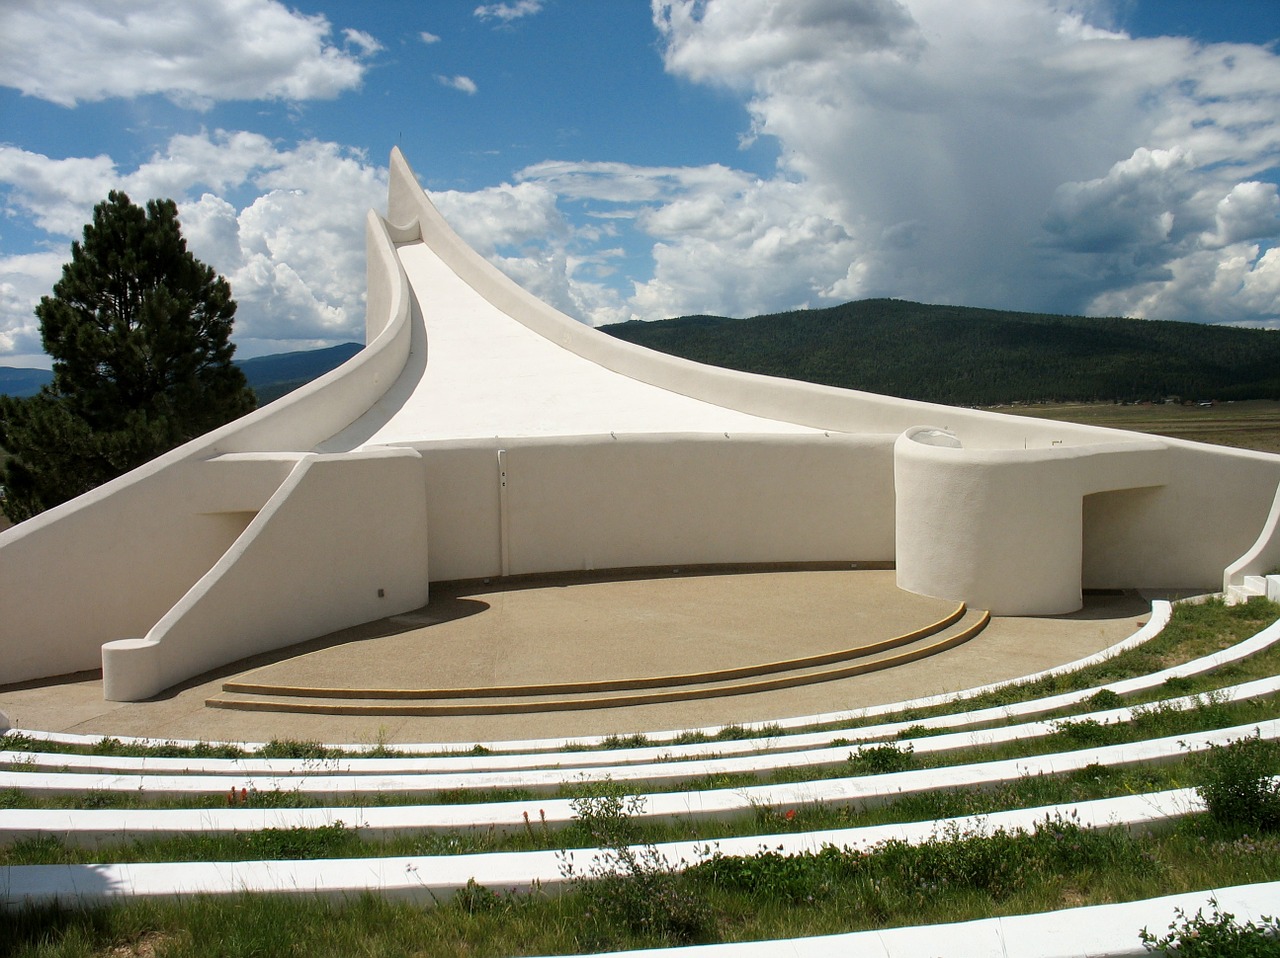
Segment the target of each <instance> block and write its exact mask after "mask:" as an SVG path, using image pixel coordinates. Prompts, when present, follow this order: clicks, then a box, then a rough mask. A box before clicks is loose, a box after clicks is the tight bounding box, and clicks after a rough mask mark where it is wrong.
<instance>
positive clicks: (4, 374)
mask: <svg viewBox="0 0 1280 958" xmlns="http://www.w3.org/2000/svg"><path fill="white" fill-rule="evenodd" d="M363 348H364V347H362V346H360V345H359V344H358V343H343V344H342V345H341V346H330V347H328V348H327V349H305V350H301V351H298V352H292V353H275V354H273V355H271V356H255V357H254V358H253V359H243V360H236V365H237V366H239V367H240V368H241V369H242V370H244V375H245V378H246V379H248V380H249V385H250V386H251V387H253V391H254V392H255V393H257V396H258V405H259V406H265V405H266V404H267V403H269V402H271V401H272V400H275V399H279V398H280V397H281V396H283V395H285V394H286V393H290V392H292V391H293V390H295V389H297V388H298V387H299V386H303V385H306V384H307V383H309V382H311V380H313V379H315V378H317V377H318V376H323V375H324V374H325V373H327V372H328V371H329V370H331V369H336V368H337V367H338V366H341V365H342V364H343V363H345V362H346V361H347V360H348V359H350V358H351V357H352V356H354V355H355V354H356V353H358V352H360V350H361V349H363ZM52 378H53V373H51V372H50V371H49V370H47V369H18V368H15V367H13V366H0V393H2V394H7V395H10V396H34V395H35V394H36V393H37V392H39V391H40V387H41V386H43V385H44V384H45V383H47V382H49V381H50V380H51V379H52Z"/></svg>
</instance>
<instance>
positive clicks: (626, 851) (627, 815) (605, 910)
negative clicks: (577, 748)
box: [560, 781, 713, 950]
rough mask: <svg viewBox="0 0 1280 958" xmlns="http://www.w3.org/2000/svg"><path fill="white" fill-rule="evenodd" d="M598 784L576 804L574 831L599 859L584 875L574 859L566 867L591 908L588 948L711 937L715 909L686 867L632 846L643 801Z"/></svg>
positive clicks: (585, 936)
mask: <svg viewBox="0 0 1280 958" xmlns="http://www.w3.org/2000/svg"><path fill="white" fill-rule="evenodd" d="M595 784H596V786H597V788H596V790H595V792H594V794H587V795H583V796H580V797H578V798H575V799H572V800H571V801H570V803H569V804H570V807H571V808H572V809H573V813H574V819H575V823H574V824H575V827H577V828H578V829H580V830H581V831H582V832H584V833H585V834H586V835H588V836H590V839H591V841H592V842H593V844H595V845H596V847H597V850H598V853H597V854H596V855H595V856H594V857H593V859H592V861H591V862H590V864H589V865H588V866H587V867H586V869H585V870H579V869H578V867H577V865H576V863H575V862H574V860H573V856H572V854H570V853H565V854H564V856H563V857H562V859H561V864H560V870H561V873H562V874H563V875H564V876H565V877H566V878H568V879H569V880H570V882H572V884H573V885H574V887H575V889H576V890H577V892H578V894H579V895H580V896H581V898H582V901H583V903H584V906H585V915H584V917H585V918H586V919H587V921H588V927H585V928H583V929H582V930H581V933H580V936H579V937H580V939H581V941H582V944H583V945H584V946H585V947H588V948H590V949H591V950H604V949H606V948H616V947H618V946H620V945H622V944H625V941H624V940H623V938H622V937H621V936H620V933H626V934H630V935H635V936H637V937H639V938H640V939H642V940H643V941H647V942H652V943H654V944H659V945H687V944H693V943H696V942H699V941H703V940H705V939H707V938H708V937H709V936H710V934H711V932H712V929H713V913H712V910H711V906H710V905H709V904H708V903H707V902H706V901H705V900H704V899H703V897H702V896H701V895H699V894H698V890H697V888H696V887H695V885H694V883H693V882H692V881H691V880H690V879H689V878H688V877H687V876H686V875H685V873H684V872H685V869H684V864H685V863H684V862H680V863H678V865H672V864H671V863H669V862H667V861H666V859H664V858H663V857H662V854H661V853H660V852H659V851H658V850H657V849H656V848H655V847H654V846H653V845H643V846H635V845H633V844H632V842H633V841H634V840H635V836H636V832H637V829H636V823H635V816H636V815H639V814H641V813H642V812H643V811H644V805H645V801H644V798H643V797H641V796H639V795H627V794H625V793H623V792H622V791H621V789H620V788H619V787H618V786H617V785H616V784H614V783H613V782H610V781H605V782H602V783H595Z"/></svg>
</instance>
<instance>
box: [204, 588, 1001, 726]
mask: <svg viewBox="0 0 1280 958" xmlns="http://www.w3.org/2000/svg"><path fill="white" fill-rule="evenodd" d="M990 621H991V616H990V613H988V612H975V611H972V610H963V614H962V616H961V617H959V618H958V619H955V620H953V621H952V622H951V623H950V624H949V625H947V626H945V627H943V628H942V629H941V630H938V631H933V632H931V633H930V634H928V635H926V636H924V637H919V636H916V637H914V638H912V639H908V640H906V641H905V642H904V641H899V640H892V641H891V643H890V642H882V643H877V645H878V646H880V647H881V648H880V650H879V651H877V652H875V653H874V654H871V655H867V656H865V657H861V658H854V659H853V660H851V661H850V660H849V659H847V658H844V660H843V661H840V660H837V663H836V664H834V665H827V664H818V665H815V664H812V661H813V659H815V658H821V659H825V658H826V656H815V657H809V658H806V659H796V660H792V662H791V663H789V665H790V667H788V664H786V663H768V664H767V666H766V671H764V672H763V673H761V674H760V675H759V676H755V677H751V678H748V679H746V680H740V679H729V680H725V679H711V680H707V676H708V675H713V674H716V673H702V674H700V675H693V676H683V677H677V678H678V679H680V680H681V681H676V682H672V683H669V684H666V685H663V686H659V687H656V688H648V687H641V688H636V687H634V684H633V680H626V681H624V682H621V683H618V687H617V688H606V689H598V690H597V689H586V688H582V689H580V690H579V691H577V692H576V693H571V694H562V693H561V692H560V689H561V688H563V686H525V687H520V688H522V689H524V691H522V692H514V693H508V692H507V691H506V690H504V689H501V688H476V689H449V690H444V691H443V694H436V693H438V692H440V691H441V690H421V691H422V692H424V693H427V694H422V695H417V694H414V693H413V692H411V691H407V690H384V691H386V692H388V693H394V694H388V695H387V696H385V697H384V700H383V701H372V702H371V701H369V699H370V696H368V695H364V694H362V695H347V694H345V693H347V692H350V691H352V690H345V689H334V690H330V692H331V693H332V694H331V695H328V696H325V697H321V695H320V694H317V692H316V691H315V690H310V691H304V692H302V693H301V694H299V690H297V689H293V688H289V687H286V686H279V687H275V691H274V692H273V691H272V690H271V689H267V688H262V687H260V688H259V691H257V692H256V693H255V694H247V693H241V692H237V691H232V690H229V689H228V688H227V686H226V685H224V687H223V688H224V691H222V692H220V693H218V694H217V695H214V696H212V697H210V698H209V699H207V700H206V701H205V705H206V706H208V707H210V708H224V709H237V710H241V711H258V712H297V713H314V714H325V715H419V716H421V715H495V714H515V713H525V712H561V711H569V710H580V709H602V708H617V707H621V706H635V705H652V704H657V703H667V702H680V701H691V700H697V699H704V698H718V697H721V696H727V695H749V694H752V693H755V692H770V691H774V690H777V689H785V688H794V687H796V686H799V685H813V684H817V683H820V682H832V681H836V680H838V679H845V678H850V677H852V676H855V675H864V674H866V673H868V672H876V671H880V670H882V669H890V668H894V667H896V666H899V665H905V664H907V663H908V662H915V661H918V660H920V659H923V658H927V657H928V656H931V655H936V654H938V653H939V652H945V651H947V650H948V649H952V648H955V647H956V646H958V645H961V644H963V643H965V642H967V641H969V640H970V639H972V638H973V637H974V636H976V635H978V634H979V633H980V632H982V630H983V629H985V628H986V626H987V624H988V623H989V622H990ZM886 646H887V647H886ZM841 655H842V657H843V653H841ZM727 671H729V672H737V671H738V670H727ZM684 682H687V683H688V684H684ZM231 684H233V683H228V685H231ZM596 684H597V683H583V686H587V685H591V686H594V685H596ZM360 691H361V692H368V691H370V690H360Z"/></svg>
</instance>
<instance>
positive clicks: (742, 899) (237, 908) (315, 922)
mask: <svg viewBox="0 0 1280 958" xmlns="http://www.w3.org/2000/svg"><path fill="white" fill-rule="evenodd" d="M1273 749H1274V746H1273V745H1272V743H1267V742H1261V741H1260V740H1245V741H1244V742H1243V743H1236V744H1233V745H1231V746H1226V747H1223V749H1222V750H1221V751H1216V752H1211V753H1210V754H1208V755H1206V756H1203V757H1199V758H1198V759H1197V760H1198V761H1200V762H1201V763H1202V764H1203V765H1204V766H1205V767H1206V769H1207V770H1208V771H1207V775H1206V778H1207V779H1208V780H1211V781H1219V780H1220V781H1219V783H1220V784H1221V785H1223V786H1224V788H1225V790H1226V791H1227V792H1229V793H1231V794H1239V793H1241V792H1247V791H1249V790H1250V789H1252V790H1255V791H1260V792H1261V793H1263V794H1265V793H1266V792H1267V788H1268V785H1267V784H1266V783H1265V781H1264V780H1263V779H1262V778H1261V777H1255V776H1254V775H1253V771H1252V770H1253V769H1254V768H1255V764H1254V762H1253V758H1254V757H1255V753H1260V752H1265V751H1268V750H1273ZM1242 755H1243V756H1245V760H1237V759H1240V757H1241V756H1242ZM1206 798H1208V793H1207V792H1206ZM641 801H643V800H642V799H638V798H636V797H634V796H626V795H624V794H621V793H620V792H618V791H617V790H616V789H609V788H605V789H602V790H601V791H600V793H599V794H597V795H596V796H593V797H589V796H584V797H583V798H581V799H578V800H576V802H575V811H576V814H577V820H576V822H575V827H577V828H579V829H580V830H581V832H582V833H583V834H585V835H590V836H592V838H593V841H594V843H595V847H596V849H597V852H598V855H597V856H595V857H593V858H592V860H591V861H578V862H571V861H568V860H566V861H565V862H564V863H563V864H562V874H563V875H564V877H566V878H568V879H569V883H570V889H569V891H568V892H566V893H565V894H561V895H549V894H547V893H545V892H543V891H541V890H539V889H536V888H535V889H534V890H532V891H530V892H519V893H513V892H509V891H506V890H499V889H487V888H484V887H482V886H479V885H477V884H475V883H474V882H473V883H471V884H469V885H467V886H466V887H464V888H463V889H462V890H461V891H460V893H459V894H458V895H456V896H455V897H454V898H453V899H452V900H450V901H448V902H443V903H440V904H439V905H438V906H435V907H421V906H418V905H410V904H406V903H391V902H386V901H382V900H380V899H376V898H374V897H372V896H362V897H360V898H359V899H357V900H355V901H353V902H349V903H347V904H345V905H337V904H331V903H325V902H320V901H316V900H313V899H310V898H306V897H302V898H293V897H284V896H247V895H246V896H235V897H231V898H195V899H190V900H187V901H184V902H181V903H176V904H158V903H139V904H128V905H121V906H111V907H104V908H95V909H89V910H78V909H66V908H59V907H43V908H31V909H25V910H21V911H18V912H12V913H5V914H3V915H0V936H2V940H4V941H6V943H7V945H8V948H9V953H11V954H13V955H15V956H34V955H37V954H38V955H41V956H43V958H54V956H70V955H94V956H103V958H105V956H107V955H119V954H140V953H148V954H161V953H162V954H165V955H173V956H177V958H187V956H205V955H225V954H275V953H290V954H307V955H316V956H327V955H345V954H352V953H366V954H406V953H426V952H429V953H431V954H438V955H458V956H462V955H467V956H495V958H496V956H507V955H514V954H521V953H526V954H527V953H531V952H532V953H541V954H551V953H572V952H583V951H592V952H599V951H604V950H614V949H622V948H638V947H656V946H665V945H675V944H686V943H704V942H713V941H735V940H751V939H762V938H782V937H799V936H804V935H817V934H831V933H836V932H841V931H851V930H857V929H862V928H881V927H886V926H893V925H903V924H913V923H930V924H932V923H942V922H954V921H964V920H970V919H973V918H978V917H988V916H992V915H1008V914H1026V913H1030V912H1038V911H1046V910H1052V909H1056V908H1063V907H1069V906H1074V905H1084V904H1092V903H1100V902H1106V901H1123V900H1135V899H1141V898H1149V897H1154V896H1157V895H1162V894H1170V893H1174V892H1179V891H1190V890H1194V889H1197V888H1204V887H1217V886H1229V885H1236V884H1245V883H1249V882H1255V881H1263V880H1273V879H1274V876H1275V875H1276V874H1280V835H1277V833H1276V832H1275V831H1274V830H1271V829H1262V830H1259V829H1254V828H1246V827H1244V826H1243V825H1242V824H1241V823H1240V822H1237V821H1223V820H1218V819H1217V818H1215V816H1214V815H1213V814H1209V815H1202V816H1197V817H1195V818H1192V819H1189V820H1186V821H1184V822H1183V823H1181V824H1180V825H1178V826H1176V827H1174V828H1172V829H1170V830H1169V831H1167V832H1164V833H1157V834H1151V835H1139V836H1133V835H1130V834H1128V833H1127V832H1126V831H1125V830H1123V829H1107V830H1091V829H1084V828H1080V827H1079V826H1078V825H1076V824H1075V823H1074V822H1073V821H1072V820H1071V819H1069V818H1067V819H1059V820H1053V821H1045V822H1043V823H1042V824H1041V825H1039V826H1037V827H1036V828H1035V830H1034V831H1032V832H1031V833H1029V834H1020V833H1009V832H1004V831H999V830H997V831H994V832H990V833H974V832H961V831H957V830H951V831H943V832H941V833H940V834H937V835H935V836H933V837H932V838H930V839H929V840H927V841H925V842H923V843H920V844H918V845H908V844H907V843H905V842H900V841H889V842H884V843H882V844H880V845H877V846H875V847H873V848H870V849H865V850H860V851H855V850H849V849H835V848H824V849H821V850H819V851H816V852H812V853H807V854H801V855H783V854H781V853H780V852H779V851H778V850H776V849H768V848H762V849H761V850H760V852H759V853H757V854H755V855H752V856H742V857H730V856H724V855H721V854H719V853H718V852H717V851H716V848H715V845H714V843H708V844H706V845H704V847H703V850H702V851H701V852H700V854H699V855H698V856H697V859H696V860H695V861H693V862H685V863H670V862H667V861H666V860H665V859H663V858H662V857H661V856H660V855H658V854H657V852H656V849H653V848H652V846H645V845H641V846H640V847H638V848H637V847H636V846H635V845H634V842H635V841H636V838H637V835H638V834H639V832H638V831H637V828H636V824H637V823H636V822H635V816H636V813H637V812H639V811H641V807H640V806H639V805H638V804H637V803H638V802H641ZM1210 804H1211V808H1212V807H1213V802H1212V800H1211V802H1210ZM1232 807H1233V806H1232ZM1223 811H1224V814H1229V813H1228V812H1226V811H1225V810H1223ZM1178 919H1182V923H1181V924H1179V923H1178ZM1274 931H1275V926H1274V922H1272V921H1271V920H1270V919H1264V920H1263V922H1262V924H1261V925H1255V924H1253V923H1246V924H1245V925H1239V924H1238V923H1236V922H1234V920H1233V919H1232V917H1231V916H1230V915H1223V914H1221V913H1220V912H1218V911H1217V910H1216V909H1215V911H1214V914H1213V915H1212V916H1211V917H1210V918H1207V919H1206V918H1204V917H1203V916H1202V915H1199V914H1198V915H1197V916H1195V917H1194V918H1191V919H1186V917H1185V916H1181V915H1179V916H1175V922H1174V923H1173V924H1172V925H1171V926H1170V934H1169V935H1168V936H1166V937H1165V938H1158V937H1156V936H1154V935H1151V934H1150V933H1149V932H1148V931H1147V930H1146V929H1135V930H1134V939H1135V944H1136V943H1138V941H1139V940H1141V941H1146V942H1147V943H1148V944H1151V945H1152V946H1153V947H1157V948H1169V947H1175V946H1178V945H1182V944H1184V943H1191V944H1194V943H1195V942H1197V941H1200V940H1206V941H1208V940H1213V941H1215V942H1218V943H1219V944H1220V948H1219V950H1216V951H1212V952H1208V951H1200V952H1196V951H1190V952H1188V951H1182V952H1179V954H1182V955H1186V954H1192V955H1194V954H1210V953H1211V954H1214V955H1215V956H1224V955H1227V956H1232V955H1236V956H1244V955H1255V954H1269V953H1271V952H1267V951H1264V950H1259V949H1262V948H1264V947H1266V946H1267V945H1268V943H1269V942H1270V941H1271V939H1269V938H1268V937H1267V936H1268V935H1269V934H1270V933H1272V932H1274ZM1231 949H1234V950H1231ZM1248 949H1254V950H1248Z"/></svg>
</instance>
